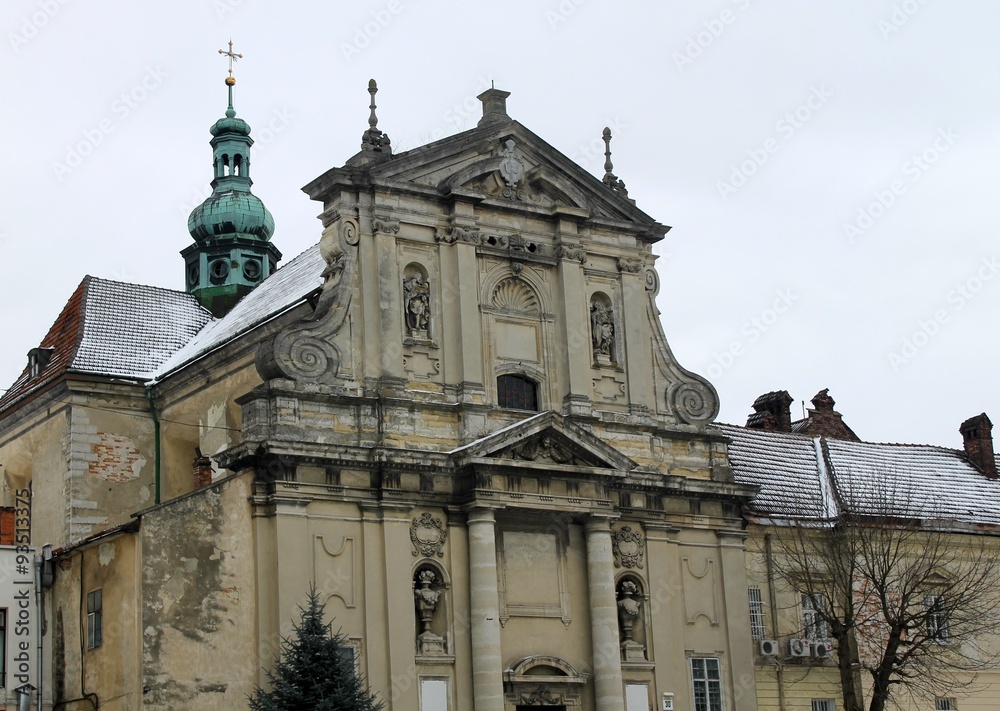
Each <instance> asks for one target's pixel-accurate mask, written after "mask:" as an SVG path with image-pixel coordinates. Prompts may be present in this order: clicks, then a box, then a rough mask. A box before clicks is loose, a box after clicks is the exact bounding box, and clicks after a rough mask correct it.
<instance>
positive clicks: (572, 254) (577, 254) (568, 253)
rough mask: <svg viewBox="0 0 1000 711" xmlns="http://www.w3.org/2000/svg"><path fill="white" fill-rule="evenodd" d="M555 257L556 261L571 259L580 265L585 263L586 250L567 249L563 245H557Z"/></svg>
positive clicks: (578, 248) (579, 248)
mask: <svg viewBox="0 0 1000 711" xmlns="http://www.w3.org/2000/svg"><path fill="white" fill-rule="evenodd" d="M556 257H557V258H558V259H571V260H576V261H577V262H580V264H586V263H587V250H585V249H583V248H581V247H567V246H565V245H559V246H558V247H556Z"/></svg>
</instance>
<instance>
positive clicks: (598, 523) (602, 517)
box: [583, 514, 618, 534]
mask: <svg viewBox="0 0 1000 711" xmlns="http://www.w3.org/2000/svg"><path fill="white" fill-rule="evenodd" d="M617 520H618V517H617V516H611V515H608V514H590V515H589V516H587V519H586V521H584V523H583V528H584V530H585V531H586V532H587V533H608V534H610V533H611V524H613V523H614V522H615V521H617Z"/></svg>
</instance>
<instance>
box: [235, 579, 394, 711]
mask: <svg viewBox="0 0 1000 711" xmlns="http://www.w3.org/2000/svg"><path fill="white" fill-rule="evenodd" d="M323 607H324V605H321V604H320V601H319V595H318V593H317V592H316V589H315V587H313V588H311V589H310V590H309V600H308V603H307V604H306V607H304V608H299V609H300V610H301V612H302V615H301V618H300V620H299V623H298V624H297V625H295V626H294V631H293V633H292V635H291V636H289V637H284V638H282V640H281V657H280V659H276V660H275V666H274V668H273V669H271V670H268V672H267V678H268V680H269V681H270V685H271V690H270V691H264V690H263V689H261V688H260V687H257V689H256V690H255V691H254V694H253V696H251V697H250V709H251V711H380V709H382V707H383V704H382V702H381V701H379V700H378V699H377V698H376V697H375V695H374V694H372V693H371V692H369V691H368V690H367V688H365V685H364V681H363V680H362V679H361V678H360V677H359V676H358V675H357V674H356V673H355V668H354V657H353V654H351V649H350V647H348V646H347V645H345V644H344V638H343V635H341V634H339V633H337V634H334V633H333V630H332V627H331V625H330V624H329V623H325V622H323Z"/></svg>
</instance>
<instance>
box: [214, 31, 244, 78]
mask: <svg viewBox="0 0 1000 711" xmlns="http://www.w3.org/2000/svg"><path fill="white" fill-rule="evenodd" d="M219 54H224V55H225V56H227V57H229V78H230V79H231V78H232V77H233V62H235V61H236V60H237V59H243V55H242V54H237V53H236V52H234V51H233V41H232V40H229V51H228V52H227V51H226V50H224V49H220V50H219Z"/></svg>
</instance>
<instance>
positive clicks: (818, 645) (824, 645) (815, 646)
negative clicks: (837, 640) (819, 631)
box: [812, 639, 833, 659]
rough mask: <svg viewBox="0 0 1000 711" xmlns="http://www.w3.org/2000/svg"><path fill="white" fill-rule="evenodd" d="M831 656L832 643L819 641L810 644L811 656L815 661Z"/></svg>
mask: <svg viewBox="0 0 1000 711" xmlns="http://www.w3.org/2000/svg"><path fill="white" fill-rule="evenodd" d="M831 654H833V642H831V641H830V640H828V639H820V640H817V641H815V642H813V643H812V655H813V656H814V657H816V658H817V659H826V658H827V657H829V656H830V655H831Z"/></svg>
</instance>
